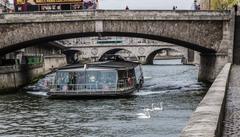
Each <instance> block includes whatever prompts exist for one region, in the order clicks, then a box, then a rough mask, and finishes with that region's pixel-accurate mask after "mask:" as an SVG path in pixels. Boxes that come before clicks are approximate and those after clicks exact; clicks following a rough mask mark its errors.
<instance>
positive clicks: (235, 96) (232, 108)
mask: <svg viewBox="0 0 240 137" xmlns="http://www.w3.org/2000/svg"><path fill="white" fill-rule="evenodd" d="M222 137H240V65H233V66H232V69H231V72H230V79H229V86H228V90H227V93H226V106H225V118H224V121H223V134H222Z"/></svg>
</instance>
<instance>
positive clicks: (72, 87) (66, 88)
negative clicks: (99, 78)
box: [50, 80, 135, 92]
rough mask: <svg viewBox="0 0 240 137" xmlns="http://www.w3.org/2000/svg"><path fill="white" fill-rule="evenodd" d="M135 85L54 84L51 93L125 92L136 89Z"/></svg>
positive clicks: (51, 86) (122, 83)
mask: <svg viewBox="0 0 240 137" xmlns="http://www.w3.org/2000/svg"><path fill="white" fill-rule="evenodd" d="M134 86H135V83H134V82H132V83H129V82H128V81H126V80H124V82H118V83H93V84H92V83H91V84H87V83H86V84H53V85H50V89H51V90H50V92H101V91H124V90H128V89H132V88H134Z"/></svg>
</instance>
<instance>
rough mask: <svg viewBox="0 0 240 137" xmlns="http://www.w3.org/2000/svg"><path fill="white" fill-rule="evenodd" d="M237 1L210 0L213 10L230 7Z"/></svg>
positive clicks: (237, 2)
mask: <svg viewBox="0 0 240 137" xmlns="http://www.w3.org/2000/svg"><path fill="white" fill-rule="evenodd" d="M239 3H240V0H211V9H213V10H226V9H231V8H232V7H233V6H234V5H236V4H239Z"/></svg>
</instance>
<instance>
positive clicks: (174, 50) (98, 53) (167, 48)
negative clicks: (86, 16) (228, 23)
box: [69, 43, 194, 64]
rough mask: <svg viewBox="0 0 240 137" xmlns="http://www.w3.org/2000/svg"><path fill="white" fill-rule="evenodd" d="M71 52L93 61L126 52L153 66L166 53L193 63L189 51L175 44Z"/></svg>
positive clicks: (84, 48)
mask: <svg viewBox="0 0 240 137" xmlns="http://www.w3.org/2000/svg"><path fill="white" fill-rule="evenodd" d="M69 50H71V51H73V50H75V51H76V52H80V53H81V55H80V58H82V59H91V61H98V60H99V59H100V58H101V57H103V56H104V55H106V54H116V53H117V52H119V51H121V50H126V51H127V52H129V53H126V54H128V55H125V56H126V57H130V56H131V55H133V56H134V57H135V58H136V59H138V60H139V61H140V62H141V63H142V64H153V60H154V57H155V56H156V55H157V54H158V53H161V52H163V51H164V52H166V54H168V55H169V56H179V57H180V56H181V57H184V58H185V59H186V63H193V62H194V60H193V59H188V57H189V56H188V52H189V50H188V49H187V48H184V47H180V46H176V45H173V44H167V43H162V44H146V45H144V44H135V45H124V44H123V45H119V44H118V45H88V46H80V47H79V46H77V47H69ZM191 60H193V61H191Z"/></svg>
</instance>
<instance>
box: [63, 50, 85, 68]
mask: <svg viewBox="0 0 240 137" xmlns="http://www.w3.org/2000/svg"><path fill="white" fill-rule="evenodd" d="M63 54H65V55H66V59H67V63H68V64H74V63H77V62H78V61H79V60H78V56H79V55H80V54H82V52H81V50H79V49H71V48H69V49H65V50H64V51H63Z"/></svg>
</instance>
